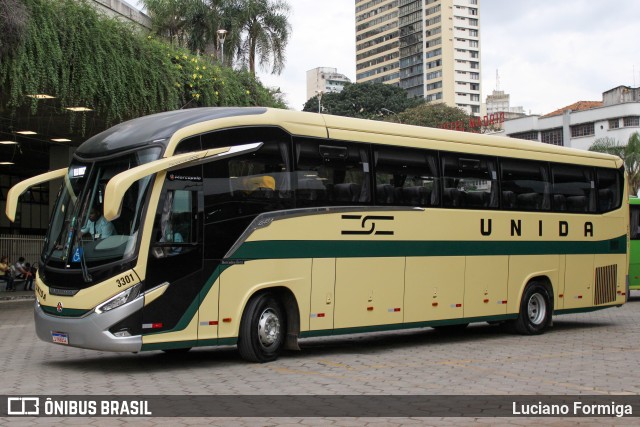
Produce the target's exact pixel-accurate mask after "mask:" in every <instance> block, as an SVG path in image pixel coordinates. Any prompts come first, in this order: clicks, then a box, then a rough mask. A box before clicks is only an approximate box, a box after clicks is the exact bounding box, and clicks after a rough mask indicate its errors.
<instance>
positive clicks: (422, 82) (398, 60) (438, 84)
mask: <svg viewBox="0 0 640 427" xmlns="http://www.w3.org/2000/svg"><path fill="white" fill-rule="evenodd" d="M356 73H357V74H356V81H357V82H358V83H365V82H377V83H387V84H394V85H397V86H399V87H401V88H403V89H405V90H406V91H407V94H408V96H410V97H423V98H425V99H426V100H427V101H431V102H444V103H446V104H447V105H449V106H452V107H459V108H461V109H463V110H465V111H466V112H467V113H469V114H473V115H476V116H479V115H480V106H481V100H480V90H481V87H480V81H481V71H480V0H356Z"/></svg>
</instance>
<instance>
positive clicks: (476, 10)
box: [469, 7, 478, 15]
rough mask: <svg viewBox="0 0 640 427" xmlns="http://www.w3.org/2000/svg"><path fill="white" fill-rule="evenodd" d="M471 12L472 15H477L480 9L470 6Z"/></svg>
mask: <svg viewBox="0 0 640 427" xmlns="http://www.w3.org/2000/svg"><path fill="white" fill-rule="evenodd" d="M469 14H470V15H477V14H478V9H474V8H471V7H470V8H469Z"/></svg>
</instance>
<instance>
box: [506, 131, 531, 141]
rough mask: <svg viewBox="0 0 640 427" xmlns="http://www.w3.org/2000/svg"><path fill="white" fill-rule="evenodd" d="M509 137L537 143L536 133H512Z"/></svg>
mask: <svg viewBox="0 0 640 427" xmlns="http://www.w3.org/2000/svg"><path fill="white" fill-rule="evenodd" d="M509 137H510V138H516V139H526V140H527V141H537V140H538V131H535V130H532V131H530V132H520V133H512V134H511V135H509Z"/></svg>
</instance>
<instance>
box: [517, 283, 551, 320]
mask: <svg viewBox="0 0 640 427" xmlns="http://www.w3.org/2000/svg"><path fill="white" fill-rule="evenodd" d="M536 283H537V284H540V285H542V286H544V288H545V289H546V290H547V292H548V294H549V304H551V307H550V309H551V313H553V310H554V307H555V294H554V292H553V283H552V282H551V279H550V278H549V276H546V275H544V274H543V275H539V276H534V277H531V278H529V280H527V283H526V284H525V285H524V286H523V288H522V292H521V293H520V300H522V296H523V295H524V293H525V290H526V289H527V288H528V287H529V286H532V285H533V284H536Z"/></svg>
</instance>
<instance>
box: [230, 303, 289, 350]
mask: <svg viewBox="0 0 640 427" xmlns="http://www.w3.org/2000/svg"><path fill="white" fill-rule="evenodd" d="M283 313H284V312H283V310H282V306H281V305H280V303H279V302H278V300H276V299H275V298H274V297H273V296H272V295H271V294H260V295H257V296H255V297H253V298H251V300H249V303H248V304H247V307H246V308H245V310H244V313H243V314H242V320H241V322H240V334H239V336H238V351H239V352H240V356H241V357H242V358H243V359H245V360H247V361H249V362H258V363H264V362H271V361H273V360H276V359H277V358H278V356H279V355H280V352H281V351H282V348H283V345H284V341H285V334H286V330H287V328H286V318H285V316H284V314H283Z"/></svg>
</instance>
